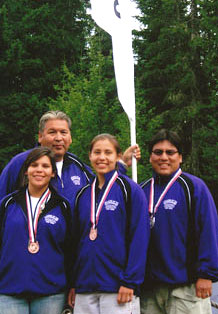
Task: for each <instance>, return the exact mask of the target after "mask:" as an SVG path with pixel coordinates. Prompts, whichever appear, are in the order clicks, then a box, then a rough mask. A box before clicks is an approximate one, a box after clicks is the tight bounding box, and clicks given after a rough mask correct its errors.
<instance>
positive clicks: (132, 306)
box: [74, 293, 140, 314]
mask: <svg viewBox="0 0 218 314" xmlns="http://www.w3.org/2000/svg"><path fill="white" fill-rule="evenodd" d="M74 314H140V304H139V297H136V296H134V297H133V301H132V302H128V303H124V304H118V303H117V293H79V294H76V300H75V306H74Z"/></svg>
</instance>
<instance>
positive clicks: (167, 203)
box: [163, 199, 177, 210]
mask: <svg viewBox="0 0 218 314" xmlns="http://www.w3.org/2000/svg"><path fill="white" fill-rule="evenodd" d="M163 203H164V208H165V209H170V210H173V208H174V207H175V206H176V204H177V201H175V200H171V199H169V200H166V201H164V202H163Z"/></svg>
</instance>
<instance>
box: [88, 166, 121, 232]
mask: <svg viewBox="0 0 218 314" xmlns="http://www.w3.org/2000/svg"><path fill="white" fill-rule="evenodd" d="M117 177H118V173H117V171H115V172H114V174H113V176H112V177H111V179H110V181H109V182H108V185H107V187H106V189H105V191H104V194H103V196H102V198H101V200H100V202H99V205H98V208H97V211H96V213H95V186H96V178H95V180H94V182H93V183H92V186H91V223H92V228H93V229H95V228H96V226H97V224H98V220H99V216H100V213H101V210H102V206H103V205H104V202H105V200H106V198H107V196H108V193H109V192H110V189H111V188H112V186H113V184H114V182H115V181H116V179H117Z"/></svg>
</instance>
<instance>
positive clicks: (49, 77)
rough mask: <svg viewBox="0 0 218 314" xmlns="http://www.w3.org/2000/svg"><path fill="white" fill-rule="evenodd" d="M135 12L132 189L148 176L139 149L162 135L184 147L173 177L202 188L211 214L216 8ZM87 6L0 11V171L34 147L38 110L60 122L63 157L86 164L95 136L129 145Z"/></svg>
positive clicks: (150, 0) (162, 4)
mask: <svg viewBox="0 0 218 314" xmlns="http://www.w3.org/2000/svg"><path fill="white" fill-rule="evenodd" d="M135 2H137V4H138V7H139V8H140V10H141V15H140V17H139V20H140V23H141V30H140V31H134V42H133V45H134V54H135V58H136V62H135V89H136V91H135V93H136V111H137V117H136V119H137V142H138V143H139V145H140V147H141V151H142V160H141V161H140V163H139V164H138V177H139V178H138V180H139V181H142V180H143V179H146V178H147V177H148V176H149V175H150V171H151V169H150V166H149V163H148V153H147V143H148V140H149V139H150V138H151V136H152V134H153V133H154V132H156V131H157V130H159V129H160V128H162V127H167V128H169V129H172V130H175V131H177V132H178V133H179V134H180V135H181V137H182V138H183V139H184V147H185V150H184V163H183V170H186V171H188V172H190V173H193V174H195V175H197V176H199V177H201V178H202V179H204V180H205V182H206V183H207V185H208V186H209V188H210V189H211V191H212V193H213V196H214V198H215V200H216V203H217V204H218V197H217V193H216V187H217V183H218V171H217V164H218V163H217V161H218V141H217V138H218V136H217V135H218V127H217V124H218V113H217V112H218V110H217V90H218V89H217V87H218V81H217V72H218V63H217V51H218V38H217V34H218V21H217V11H218V2H217V1H216V0H204V1H202V0H187V1H185V0H179V1H178V0H146V1H144V0H136V1H135ZM88 6H89V2H88V1H84V0H83V1H82V0H68V1H61V0H53V1H46V0H37V1H36V0H28V1H26V0H20V1H15V0H1V1H0V73H1V75H0V110H1V120H0V133H1V143H0V162H1V167H0V170H2V169H3V167H4V166H5V164H6V163H7V162H8V161H9V160H10V158H11V157H12V156H14V155H15V154H17V153H19V152H21V151H24V150H26V149H28V148H30V147H32V146H33V145H35V143H36V139H37V129H38V120H39V118H40V116H41V115H42V114H43V113H44V112H45V111H46V110H48V109H60V110H63V111H65V112H66V113H68V114H69V115H70V117H71V118H72V121H73V127H72V137H73V143H72V146H71V151H72V152H74V153H75V154H76V155H78V156H80V157H81V158H82V159H83V160H84V161H86V162H88V157H87V150H88V145H89V142H90V140H91V139H92V137H93V136H94V135H96V134H97V133H101V132H109V133H112V134H115V135H116V136H117V137H118V139H119V141H120V143H121V146H122V148H123V149H125V148H126V147H127V146H128V145H129V144H130V139H129V123H128V119H127V117H126V115H125V113H124V112H123V109H122V107H121V106H120V104H119V101H118V99H117V91H116V82H115V78H114V69H113V60H112V47H111V38H110V36H109V35H108V34H106V33H105V32H104V31H103V30H101V29H100V28H98V27H97V26H96V25H95V23H94V22H93V21H92V19H91V17H90V15H89V14H88V13H87V7H88ZM127 88H128V87H127Z"/></svg>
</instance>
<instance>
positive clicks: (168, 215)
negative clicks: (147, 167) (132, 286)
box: [141, 129, 218, 314]
mask: <svg viewBox="0 0 218 314" xmlns="http://www.w3.org/2000/svg"><path fill="white" fill-rule="evenodd" d="M149 153H150V163H151V165H152V168H153V176H152V178H150V179H149V180H147V181H145V182H143V183H142V184H141V186H142V188H143V190H144V192H145V194H146V196H147V199H148V200H149V213H150V226H151V238H150V245H149V251H148V252H149V253H148V262H147V268H146V276H145V281H144V284H143V287H142V296H141V313H142V314H145V313H146V314H156V313H165V314H166V313H167V314H180V313H183V314H184V313H187V314H195V313H196V314H201V313H202V314H207V313H211V305H210V298H209V297H210V296H211V294H212V282H213V281H217V280H218V219H217V211H216V207H215V204H214V201H213V198H212V196H211V193H210V192H209V190H208V188H207V186H206V185H205V183H204V182H203V181H202V180H201V179H199V178H197V177H195V176H193V175H191V174H188V173H184V172H182V170H181V168H180V165H181V163H182V145H181V140H180V138H179V136H178V135H177V134H176V133H174V132H172V131H168V130H166V129H162V130H160V131H159V132H158V133H157V134H156V135H155V136H154V137H153V138H152V140H151V141H150V143H149Z"/></svg>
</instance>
